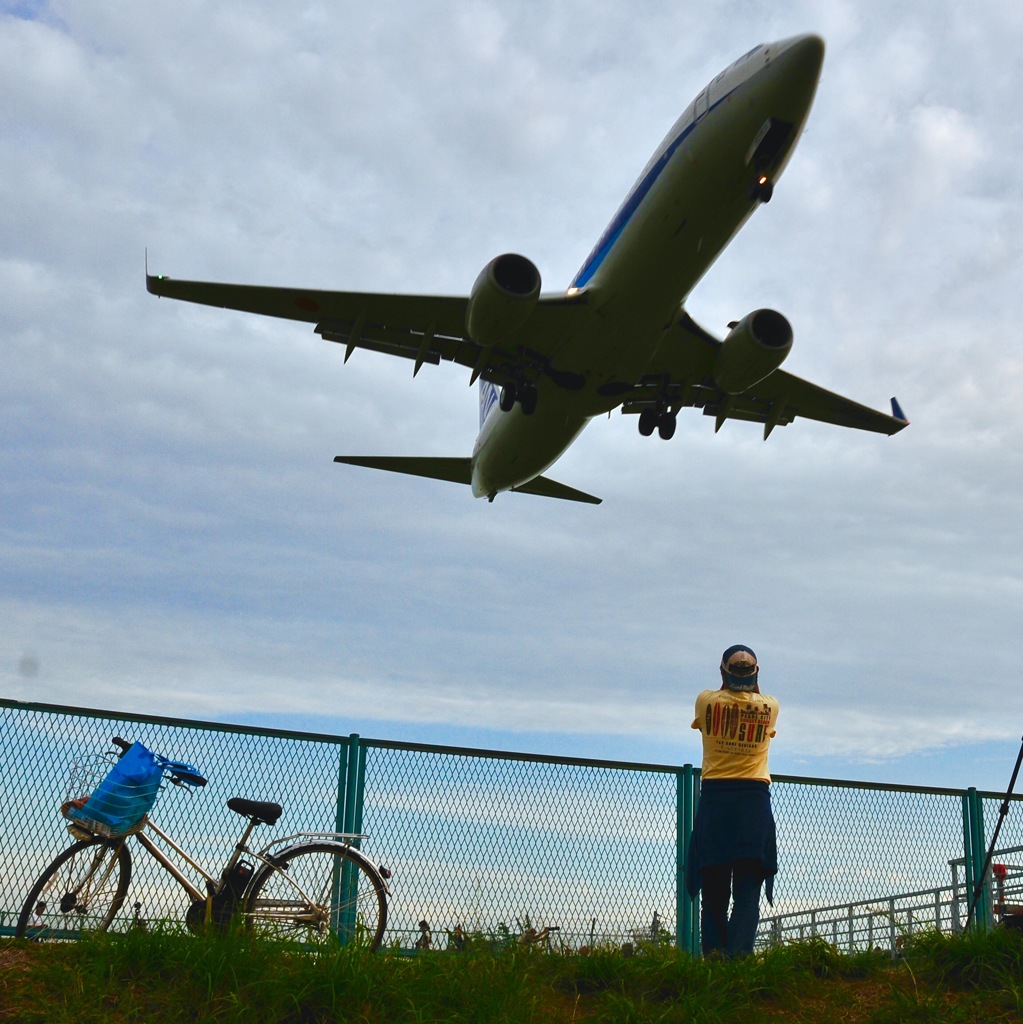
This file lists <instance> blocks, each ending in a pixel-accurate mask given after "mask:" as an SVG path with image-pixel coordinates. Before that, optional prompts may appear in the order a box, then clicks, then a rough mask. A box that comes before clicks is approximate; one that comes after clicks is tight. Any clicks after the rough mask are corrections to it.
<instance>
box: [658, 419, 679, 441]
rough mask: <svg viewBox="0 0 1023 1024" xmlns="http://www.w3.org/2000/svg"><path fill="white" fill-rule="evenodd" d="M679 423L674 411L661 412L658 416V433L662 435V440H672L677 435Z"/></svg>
mask: <svg viewBox="0 0 1023 1024" xmlns="http://www.w3.org/2000/svg"><path fill="white" fill-rule="evenodd" d="M677 423H678V421H677V420H676V418H675V415H674V413H670V412H663V413H661V415H660V416H659V417H658V418H657V433H658V434H660V435H661V440H662V441H670V440H671V439H672V438H673V437H674V436H675V427H676V425H677Z"/></svg>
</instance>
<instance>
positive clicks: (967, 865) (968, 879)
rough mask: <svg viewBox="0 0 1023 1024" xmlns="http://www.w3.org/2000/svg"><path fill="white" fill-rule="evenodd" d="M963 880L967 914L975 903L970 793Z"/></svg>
mask: <svg viewBox="0 0 1023 1024" xmlns="http://www.w3.org/2000/svg"><path fill="white" fill-rule="evenodd" d="M962 800H963V879H964V884H965V885H966V903H965V906H964V908H963V909H964V910H965V912H966V913H967V914H969V912H970V906H971V904H972V902H973V886H974V880H973V823H972V822H971V820H970V794H969V791H967V792H965V793H963V797H962ZM966 925H967V920H966V918H965V917H964V918H963V924H962V927H963V928H965V927H966Z"/></svg>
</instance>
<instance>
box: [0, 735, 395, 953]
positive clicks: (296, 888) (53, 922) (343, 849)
mask: <svg viewBox="0 0 1023 1024" xmlns="http://www.w3.org/2000/svg"><path fill="white" fill-rule="evenodd" d="M112 742H113V744H114V746H116V747H118V748H120V750H121V753H120V754H117V755H116V759H115V757H114V755H115V752H114V751H110V752H108V753H107V754H105V755H102V756H101V758H99V759H94V760H98V761H100V762H101V766H102V767H103V768H104V769H109V768H110V766H111V765H116V764H117V759H121V758H124V757H125V755H126V754H127V753H128V751H129V750H131V749H132V747H133V745H132V744H130V743H128V742H127V741H126V740H123V739H121V738H120V737H118V736H115V737H113V740H112ZM134 747H135V748H141V750H142V751H144V752H145V754H146V755H148V756H149V757H151V758H154V759H155V763H156V764H157V766H158V770H159V775H158V778H157V781H156V782H155V783H154V784H153V793H152V795H151V798H150V799H149V801H148V802H149V807H150V808H151V806H152V804H153V803H154V802H155V799H156V790H157V789H162V788H163V785H162V783H163V782H164V781H168V782H170V783H171V784H172V785H174V786H178V787H182V788H185V789H186V790H189V791H194V790H195V789H197V788H199V787H201V786H205V785H206V779H205V778H204V777H203V776H202V775H201V774H200V773H199V772H198V770H197V769H195V768H194V767H192V766H191V765H186V764H183V763H181V762H174V761H169V760H167V759H166V758H163V757H162V756H161V755H158V754H152V752H150V751H148V750H146V748H145V747H142V746H141V744H135V745H134ZM76 769H77V771H76V772H75V773H73V783H72V790H71V792H72V793H76V794H77V795H76V796H69V799H68V800H66V801H65V802H64V803H63V804H62V805H61V813H62V814H63V816H64V817H65V818H67V819H68V821H69V824H68V826H67V828H68V831H69V832H70V833H71V835H72V837H73V838H74V839H75V840H77V842H75V843H74V845H73V846H70V847H69V848H68V849H66V850H64V852H63V853H61V854H59V855H58V856H57V857H56V859H55V860H54V861H53V862H52V863H51V864H50V866H49V867H48V868H47V869H46V870H45V871H44V872H43V873H42V875H40V876H39V878H38V880H37V881H36V883H35V885H34V886H33V887H32V890H31V891H30V892H29V894H28V896H27V898H26V899H25V903H24V905H23V907H22V910H21V914H20V916H19V918H18V925H17V929H16V932H15V934H16V935H17V936H18V937H19V938H22V937H26V936H28V937H33V938H47V939H71V938H78V937H79V936H81V935H82V934H83V933H86V932H90V931H106V930H107V929H108V928H109V927H110V925H111V924H112V923H113V921H114V918H115V917H116V915H117V912H118V911H119V910H120V909H121V906H122V904H123V903H124V900H125V897H126V895H127V892H128V886H129V884H130V882H131V871H132V854H131V849H130V847H129V843H128V840H129V839H130V838H131V837H132V836H134V838H135V840H136V842H137V844H138V845H139V846H141V847H142V849H143V850H145V852H146V853H148V854H149V855H150V856H152V857H153V858H154V859H155V860H156V861H157V863H159V864H160V866H161V867H162V868H163V869H164V870H165V871H167V872H168V873H169V874H170V875H171V876H172V877H173V878H174V879H175V880H176V881H177V882H178V884H179V885H180V886H181V887H182V889H184V890H185V893H186V894H187V895H188V896H189V897H191V903H190V904H189V907H188V910H187V912H186V914H185V925H186V927H187V928H188V929H189V930H190V931H193V932H200V931H203V930H204V929H206V928H208V927H213V928H216V929H221V930H224V929H226V928H228V927H229V926H231V925H232V923H235V922H238V923H240V925H241V926H242V927H244V928H245V929H246V930H248V931H250V932H252V933H255V934H258V935H263V936H268V937H271V938H274V939H277V940H283V941H286V942H295V941H297V942H298V943H299V944H300V945H303V946H306V945H316V944H320V943H323V942H327V941H338V942H340V943H343V944H348V943H353V942H356V943H360V944H363V945H365V946H367V947H368V948H369V949H371V950H373V949H376V948H377V947H379V945H380V943H381V940H382V939H383V934H384V929H385V928H386V926H387V897H388V895H389V888H388V883H387V880H388V879H389V878H390V877H391V872H390V871H389V870H388V869H387V868H385V867H384V866H383V865H376V864H374V863H373V862H372V861H371V860H370V859H369V858H368V857H366V855H365V854H363V853H362V852H361V850H359V849H358V848H357V847H356V845H354V844H356V843H357V842H358V841H359V840H361V839H364V838H366V837H365V836H364V835H357V834H352V833H341V832H298V833H294V834H293V835H289V836H284V837H282V838H280V839H275V840H274V841H273V842H272V843H269V844H268V845H267V846H265V847H263V848H262V849H260V850H255V849H252V848H251V847H250V846H249V845H248V842H249V838H250V836H251V835H252V833H253V831H254V830H255V829H256V828H257V827H258V826H259V825H269V826H273V825H275V824H276V823H277V820H278V819H279V818H280V816H281V814H282V813H283V809H282V808H281V806H280V804H277V803H271V802H269V801H259V800H248V799H245V798H243V797H232V798H231V799H230V800H228V801H227V806H228V807H229V808H230V809H231V810H232V811H234V812H235V813H236V814H239V815H241V816H242V817H243V818H247V819H248V824H247V825H246V826H245V829H244V831H243V833H242V836H241V838H240V839H239V840H238V842H237V843H236V844H235V847H234V850H233V852H232V853H231V856H230V857H229V859H228V861H227V864H226V865H225V866H224V868H223V870H222V871H221V872H220V875H219V877H215V876H214V875H211V874H210V873H209V872H208V871H206V870H205V869H204V868H203V867H202V866H201V865H200V864H198V863H197V862H196V861H195V860H194V859H193V858H192V857H190V856H189V855H188V854H187V853H186V852H185V851H184V850H183V849H182V848H181V846H180V845H179V844H178V843H176V842H175V841H174V839H172V838H171V836H169V835H168V834H167V833H166V832H165V831H164V830H163V829H161V828H160V827H159V826H158V825H157V824H156V823H155V822H154V821H153V820H152V819H151V818H150V817H149V814H148V810H146V811H145V812H144V813H143V816H142V817H141V819H140V820H138V821H137V822H135V823H133V824H132V825H131V826H130V827H128V828H127V829H124V830H118V831H116V832H112V830H111V829H110V828H108V827H107V826H105V825H104V824H103V823H102V822H101V821H97V820H93V819H92V818H90V817H89V816H88V814H89V813H90V807H91V806H92V805H90V803H89V799H90V796H89V795H88V794H85V793H84V792H82V790H83V788H88V787H89V786H90V785H91V784H92V783H93V782H95V780H96V778H98V777H99V774H100V773H99V772H97V770H96V765H79V766H76ZM113 775H114V772H113V771H112V770H110V771H107V772H106V773H105V778H104V782H108V780H109V779H111V778H112V776H113ZM102 786H103V783H102V782H101V783H100V784H99V785H98V786H96V787H94V788H93V789H92V791H91V797H96V794H97V793H99V792H100V787H102ZM107 789H108V790H109V789H110V786H109V783H108V785H107ZM94 803H95V800H94ZM93 813H95V812H93ZM154 837H155V838H156V839H159V840H160V841H161V842H162V843H164V844H165V845H166V846H168V847H169V848H170V849H171V850H173V851H174V852H175V853H176V854H177V855H178V856H179V857H180V858H181V859H182V860H183V861H184V862H185V863H187V864H188V865H189V866H190V867H192V868H193V869H194V870H195V871H197V872H198V873H199V874H200V875H201V876H202V878H203V882H201V883H200V885H202V888H200V887H199V886H197V885H195V884H193V882H192V880H190V879H189V878H188V877H187V876H186V875H185V873H184V872H183V871H182V870H181V869H180V868H179V867H178V866H177V865H176V864H175V863H174V862H173V861H171V859H170V858H169V856H168V855H167V853H166V852H165V851H164V850H163V849H161V848H160V846H158V845H157V843H156V842H155V841H154ZM204 890H205V891H204ZM40 905H42V911H40ZM139 911H140V905H139V904H138V903H136V905H135V915H134V922H133V924H134V926H135V927H138V926H139V925H140V923H141V924H142V926H145V923H144V922H142V921H141V919H140V914H139Z"/></svg>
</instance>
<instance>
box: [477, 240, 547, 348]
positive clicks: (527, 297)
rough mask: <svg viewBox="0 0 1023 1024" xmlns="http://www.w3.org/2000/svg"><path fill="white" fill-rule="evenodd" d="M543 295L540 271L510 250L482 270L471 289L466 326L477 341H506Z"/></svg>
mask: <svg viewBox="0 0 1023 1024" xmlns="http://www.w3.org/2000/svg"><path fill="white" fill-rule="evenodd" d="M539 298H540V271H539V270H537V269H536V267H535V266H534V265H533V263H532V261H531V260H527V259H526V257H525V256H517V255H516V254H515V253H513V252H507V253H505V254H504V255H503V256H496V257H495V258H494V259H492V260H491V261H490V262H489V263H488V264H487V265H486V266H485V267H484V268H483V269H482V270H481V271H480V276H479V277H477V278H476V283H475V284H474V285H473V286H472V291H471V292H470V293H469V307H468V309H467V311H466V316H465V321H466V322H465V326H466V330H467V331H468V332H469V337H470V338H472V340H473V341H475V342H476V344H478V345H483V346H485V347H489V346H491V345H496V344H497V343H498V342H500V341H506V340H507V339H508V335H509V334H512V333H513V332H514V331H516V330H517V329H518V328H520V327H521V326H522V325H523V324H524V323H525V322H526V320H528V319H529V314H530V313H532V312H533V309H534V308H535V307H536V303H537V300H538V299H539Z"/></svg>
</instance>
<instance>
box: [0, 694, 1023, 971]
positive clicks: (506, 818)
mask: <svg viewBox="0 0 1023 1024" xmlns="http://www.w3.org/2000/svg"><path fill="white" fill-rule="evenodd" d="M115 734H120V735H122V736H124V737H125V738H127V739H137V740H140V741H142V742H144V743H145V744H146V745H147V746H149V747H151V748H152V749H154V750H158V751H160V752H161V753H164V754H166V755H167V756H170V757H173V758H175V759H179V760H183V761H186V762H189V763H192V764H195V765H197V766H198V767H199V768H200V769H202V770H203V771H204V772H205V773H206V774H207V775H208V777H209V779H210V783H209V785H208V786H207V787H206V788H205V789H204V790H201V791H199V792H197V793H196V794H194V795H191V796H189V795H187V794H184V793H181V792H179V791H176V790H174V791H171V792H169V793H165V794H163V795H162V796H161V798H160V801H159V802H158V803H157V806H156V808H155V810H154V812H153V817H154V818H155V820H156V821H158V822H159V823H160V824H161V826H162V827H164V828H165V829H167V830H168V831H169V832H170V833H172V834H173V835H175V836H176V837H178V838H180V839H181V840H182V841H183V844H184V845H185V846H186V847H187V848H188V849H189V851H190V852H192V853H194V854H195V855H196V858H197V859H198V860H199V861H200V862H202V863H204V864H205V865H206V866H207V867H210V868H212V867H216V866H219V865H220V864H221V863H222V862H223V860H224V859H225V857H226V853H227V850H228V849H229V846H230V844H231V843H233V841H234V839H235V837H236V834H237V831H238V819H237V817H236V816H234V815H233V814H232V813H231V812H230V811H228V810H227V808H226V806H225V804H226V801H227V799H228V798H230V797H232V796H246V797H250V798H253V799H264V800H275V801H277V802H278V803H280V804H281V805H282V806H283V807H284V815H283V816H282V819H281V822H280V824H279V826H278V828H280V829H287V830H289V831H334V830H339V831H348V832H365V833H367V834H368V835H369V839H368V840H366V841H365V842H364V843H363V850H364V851H365V852H366V853H367V854H368V855H369V856H371V857H373V858H374V859H375V860H377V861H382V862H383V863H384V864H386V865H387V866H388V867H389V868H390V869H391V870H392V871H393V873H394V877H393V880H392V899H391V903H390V913H389V919H388V934H387V937H386V938H385V942H389V943H391V944H394V945H398V946H401V947H403V948H404V947H409V946H412V945H413V944H414V942H415V940H416V938H417V936H418V935H419V922H420V921H423V920H425V921H427V922H428V924H429V927H430V928H431V930H432V932H433V945H434V948H444V947H445V945H446V944H447V943H448V942H449V936H451V935H454V934H457V933H456V928H457V929H460V930H461V931H462V932H464V933H476V934H480V935H484V936H488V937H490V939H491V941H493V942H495V943H502V942H512V941H516V940H517V939H518V938H519V937H520V936H521V935H522V934H523V933H524V932H525V931H526V930H527V929H529V928H535V929H538V930H539V929H542V928H543V927H544V926H557V927H558V928H559V929H560V930H559V931H558V932H557V933H556V934H557V941H558V945H559V946H561V945H563V946H564V947H565V948H569V949H578V948H579V947H580V946H583V945H593V944H616V945H625V944H626V943H629V944H632V945H636V944H642V943H644V942H647V941H650V942H663V941H675V942H677V943H678V945H679V946H681V947H682V948H684V949H688V950H690V951H692V952H696V951H697V950H698V948H699V927H698V917H699V915H698V905H697V904H694V903H693V901H690V900H689V898H688V896H687V895H686V893H685V890H684V885H683V879H684V869H685V859H686V853H687V847H688V837H689V833H690V830H691V827H692V820H693V814H694V811H695V808H696V804H697V801H698V797H699V770H698V769H695V768H693V767H692V766H691V765H683V766H667V765H644V764H632V763H622V762H612V761H594V760H583V759H577V758H555V757H541V756H533V755H525V754H513V753H504V752H496V751H488V750H472V749H464V748H455V747H443V746H435V745H421V744H404V743H396V742H392V741H387V740H371V739H365V738H361V737H359V736H355V735H353V736H331V735H324V734H315V733H303V732H292V731H286V730H273V729H257V728H251V727H243V726H230V725H222V724H218V723H209V722H198V721H185V720H179V719H170V718H163V717H156V716H135V715H124V714H118V713H113V712H107V711H97V710H90V709H81V708H67V707H57V706H53V705H44V704H26V703H20V702H17V701H10V700H0V776H2V778H3V779H4V792H5V794H6V795H7V799H6V800H4V801H3V802H2V803H0V843H2V844H3V849H4V866H3V868H2V869H0V872H2V874H0V934H2V933H5V932H6V933H9V932H10V930H11V928H12V927H13V924H14V920H15V918H16V915H17V913H18V911H19V910H20V907H21V904H22V902H23V900H24V898H25V895H26V894H27V892H28V890H29V888H30V887H31V885H32V882H33V881H34V879H35V878H36V877H37V876H38V874H39V873H40V872H41V871H42V869H43V868H44V867H45V866H46V865H47V864H48V863H49V862H50V861H51V860H52V859H53V858H54V857H55V856H56V855H57V853H58V852H60V850H62V849H63V848H64V847H65V846H66V845H67V844H68V837H67V834H66V832H65V831H64V828H63V822H62V819H61V818H60V816H59V810H58V808H59V804H60V800H61V798H62V797H63V794H64V785H65V781H66V775H67V771H68V768H69V766H70V764H71V763H72V762H73V761H74V760H75V759H76V758H77V757H80V756H82V755H84V754H92V753H98V752H100V751H102V750H104V749H106V748H107V746H108V745H109V740H110V737H111V736H112V735H115ZM771 790H772V802H773V805H774V809H775V816H776V818H777V822H778V846H779V853H780V873H779V876H778V879H777V882H776V885H775V897H776V900H775V906H774V907H773V908H771V907H767V906H766V905H765V907H764V908H763V909H764V913H765V917H764V920H763V921H762V924H761V931H760V935H759V938H758V942H760V943H761V944H764V943H767V942H770V941H774V940H777V939H782V940H784V939H786V938H790V937H794V936H798V935H800V934H803V935H806V934H812V933H813V932H812V929H814V928H816V929H817V931H816V934H821V935H824V937H826V938H828V941H834V942H835V943H836V945H839V944H843V945H846V944H848V943H849V942H850V941H851V942H852V944H853V947H859V946H862V945H863V944H868V943H869V944H870V945H876V944H878V943H880V944H882V945H884V946H885V948H890V949H893V950H894V948H895V944H896V940H897V939H898V937H899V935H901V934H902V933H903V932H904V931H906V930H907V928H909V927H910V925H908V924H907V921H908V920H909V918H907V916H906V915H907V914H908V913H910V912H912V914H914V915H917V916H915V917H913V919H912V920H913V922H919V924H920V926H922V924H923V921H924V920H925V919H926V920H927V922H928V923H933V924H934V925H935V926H937V927H940V928H945V929H950V928H955V927H957V922H959V921H961V920H963V919H964V917H965V906H964V904H963V897H964V893H966V892H971V891H972V886H973V872H974V865H976V866H977V869H979V866H980V865H981V864H982V863H983V855H984V853H985V851H986V836H987V833H986V831H985V828H984V821H983V819H984V810H985V807H987V809H988V816H989V817H990V818H991V819H992V820H993V818H994V814H995V811H996V809H997V806H998V804H997V803H994V804H992V801H996V802H1000V801H1001V800H1002V799H1003V796H1002V795H1001V794H994V793H978V792H977V791H976V790H952V789H933V788H911V787H904V786H884V785H878V784H863V783H852V782H841V781H835V780H824V779H810V778H800V777H794V776H776V777H775V780H774V783H773V785H772V787H771ZM271 837H272V834H271V833H269V832H268V833H267V839H269V838H271ZM1001 839H1002V844H1003V845H1005V846H1010V845H1011V844H1013V843H1017V844H1021V845H1023V822H1020V821H1018V820H1016V819H1015V818H1014V817H1013V816H1012V815H1010V816H1009V818H1008V819H1007V822H1006V824H1005V826H1004V827H1003V835H1002V837H1001ZM978 851H979V852H978ZM953 863H954V864H955V868H954V870H956V871H957V872H959V874H958V875H957V876H956V877H955V878H952V877H950V866H951V865H953ZM136 866H137V869H138V870H137V872H136V873H135V875H134V877H133V879H132V889H131V892H130V893H129V896H128V906H130V905H131V904H132V903H133V902H134V901H136V900H138V901H140V902H142V904H143V911H142V913H143V916H145V917H146V918H148V919H150V920H153V919H162V918H165V919H168V920H181V917H182V914H183V910H184V908H183V907H182V906H181V904H180V893H179V892H178V891H177V890H176V888H175V889H173V890H171V889H169V888H168V887H167V885H166V881H165V879H164V878H162V877H161V873H157V871H156V870H155V869H153V868H152V866H151V865H149V864H148V863H147V861H146V860H143V859H141V858H140V859H137V860H136ZM946 889H947V890H949V894H948V895H947V897H946V896H945V895H939V896H938V897H935V896H934V895H933V894H934V893H936V892H937V893H939V894H940V893H943V892H944V891H945V890H946ZM914 900H915V901H916V902H914ZM935 900H936V902H934V901H935ZM984 900H985V902H983V904H982V906H981V908H980V909H981V911H982V913H981V914H980V920H981V921H982V923H984V922H989V921H990V920H991V919H992V907H991V898H990V895H989V894H986V893H985V896H984ZM892 901H895V902H894V903H892ZM932 903H933V906H932ZM893 907H894V908H895V911H893V910H892V908H893ZM934 907H937V908H938V909H937V911H935V909H934ZM872 908H873V909H872ZM955 908H958V909H955ZM808 915H809V916H808ZM886 915H887V916H886ZM957 915H958V916H957ZM123 916H124V917H125V919H126V921H125V923H126V924H127V923H128V921H130V914H125V915H123ZM850 920H851V921H852V924H851V926H850ZM871 922H873V923H871ZM893 922H896V923H895V926H894V927H895V931H894V932H893V931H892V926H893ZM916 926H917V924H916V923H914V924H913V925H912V927H916ZM850 927H851V929H852V930H851V932H850V930H849V929H850ZM850 935H851V936H852V938H851V939H850V938H849V936H850Z"/></svg>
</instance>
